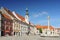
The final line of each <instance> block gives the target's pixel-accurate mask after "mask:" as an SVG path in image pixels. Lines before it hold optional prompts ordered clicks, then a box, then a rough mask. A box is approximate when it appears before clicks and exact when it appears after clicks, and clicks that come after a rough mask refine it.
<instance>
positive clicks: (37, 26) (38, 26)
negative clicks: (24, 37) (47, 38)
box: [36, 25, 54, 29]
mask: <svg viewBox="0 0 60 40" xmlns="http://www.w3.org/2000/svg"><path fill="white" fill-rule="evenodd" d="M36 28H38V29H39V28H42V29H48V26H40V25H36ZM50 29H54V27H52V26H50Z"/></svg>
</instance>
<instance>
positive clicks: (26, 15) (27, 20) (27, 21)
mask: <svg viewBox="0 0 60 40" xmlns="http://www.w3.org/2000/svg"><path fill="white" fill-rule="evenodd" d="M25 22H26V23H28V24H29V13H28V8H26V14H25Z"/></svg>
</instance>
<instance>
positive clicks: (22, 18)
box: [16, 14, 25, 21]
mask: <svg viewBox="0 0 60 40" xmlns="http://www.w3.org/2000/svg"><path fill="white" fill-rule="evenodd" d="M16 15H17V16H18V17H19V18H20V19H21V21H25V18H24V17H23V16H21V15H19V14H16Z"/></svg>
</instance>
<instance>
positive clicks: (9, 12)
mask: <svg viewBox="0 0 60 40" xmlns="http://www.w3.org/2000/svg"><path fill="white" fill-rule="evenodd" d="M4 10H5V11H7V12H8V14H10V15H11V16H13V17H15V16H14V15H13V14H12V12H11V11H10V10H9V9H7V8H5V7H4Z"/></svg>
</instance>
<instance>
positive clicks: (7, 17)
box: [2, 14, 11, 20]
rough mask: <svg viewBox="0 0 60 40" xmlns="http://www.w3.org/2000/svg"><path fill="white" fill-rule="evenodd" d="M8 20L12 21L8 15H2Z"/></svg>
mask: <svg viewBox="0 0 60 40" xmlns="http://www.w3.org/2000/svg"><path fill="white" fill-rule="evenodd" d="M2 15H3V16H4V17H5V18H6V19H9V20H11V18H10V17H9V16H8V15H6V14H2Z"/></svg>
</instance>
